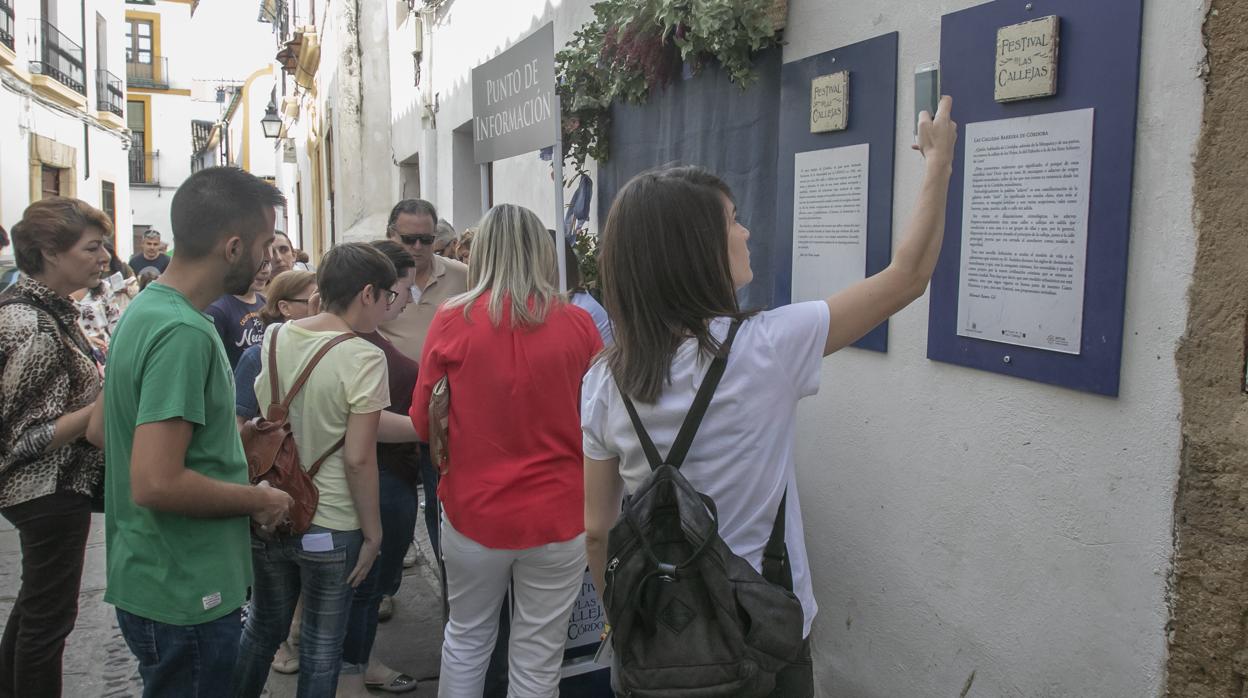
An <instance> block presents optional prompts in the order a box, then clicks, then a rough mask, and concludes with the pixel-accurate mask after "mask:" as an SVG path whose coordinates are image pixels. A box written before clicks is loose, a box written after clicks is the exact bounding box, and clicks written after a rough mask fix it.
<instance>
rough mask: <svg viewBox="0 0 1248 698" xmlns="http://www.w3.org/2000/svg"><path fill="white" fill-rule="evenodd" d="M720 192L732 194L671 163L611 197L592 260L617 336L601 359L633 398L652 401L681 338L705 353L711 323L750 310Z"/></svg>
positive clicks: (711, 341) (701, 173) (712, 345)
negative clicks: (741, 302)
mask: <svg viewBox="0 0 1248 698" xmlns="http://www.w3.org/2000/svg"><path fill="white" fill-rule="evenodd" d="M724 197H728V199H729V200H731V199H732V191H731V190H730V189H729V188H728V185H727V184H725V183H724V181H723V180H721V179H720V178H719V177H716V176H715V175H713V174H711V173H710V172H707V171H706V170H703V169H701V168H697V167H672V168H665V169H659V170H652V171H650V172H643V173H642V174H639V175H637V176H636V177H633V178H632V179H631V180H629V182H628V184H625V185H624V188H623V189H621V190H620V193H619V194H618V195H616V197H615V201H614V202H613V203H612V204H611V211H610V213H608V214H607V222H606V224H605V225H604V226H603V230H602V237H601V240H600V242H599V245H600V250H601V251H600V254H599V258H598V265H599V282H600V284H601V286H602V299H603V305H604V306H605V307H606V309H607V315H608V316H609V317H610V318H611V322H612V325H613V329H614V333H615V342H614V343H613V344H612V345H611V346H610V347H609V348H608V349H607V350H606V351H605V352H604V356H605V357H606V361H607V366H608V367H609V368H610V369H611V373H612V375H614V376H615V380H616V382H617V383H618V384H619V386H620V390H622V391H623V392H624V393H625V394H626V395H629V396H630V397H632V398H634V399H636V400H641V401H642V402H650V403H652V402H655V401H657V400H658V398H659V394H660V393H662V392H663V386H664V384H665V383H667V382H668V380H669V379H670V377H671V363H672V357H673V356H674V355H675V354H676V349H677V348H678V347H679V346H680V344H681V342H683V341H684V340H686V339H688V338H690V337H693V338H695V339H696V340H697V342H698V347H699V349H700V350H701V351H702V352H705V353H706V354H708V355H709V354H713V353H715V352H716V351H718V350H719V341H718V340H716V339H715V338H714V337H712V336H711V332H710V328H709V322H710V321H711V320H712V319H714V318H717V317H724V316H727V317H734V318H739V317H744V316H746V315H748V313H742V312H741V309H740V307H738V305H737V296H736V292H735V289H734V288H733V283H732V268H731V266H730V265H729V261H728V220H727V215H726V213H725V211H724Z"/></svg>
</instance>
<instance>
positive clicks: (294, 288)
mask: <svg viewBox="0 0 1248 698" xmlns="http://www.w3.org/2000/svg"><path fill="white" fill-rule="evenodd" d="M315 283H316V274H315V273H314V272H310V271H303V270H302V269H291V270H290V271H284V272H282V273H281V274H278V275H277V276H275V277H273V279H272V280H270V281H269V285H268V286H267V287H265V289H264V293H265V301H264V307H263V308H261V309H260V319H261V320H263V321H264V324H266V325H271V324H273V323H275V322H281V321H282V320H284V319H285V317H284V316H283V315H282V310H281V308H279V307H278V306H277V304H278V303H281V302H282V301H289V300H292V299H294V298H296V297H297V296H298V295H299V292H300V291H302V290H303V289H305V288H307V287H308V286H309V285H310V284H315Z"/></svg>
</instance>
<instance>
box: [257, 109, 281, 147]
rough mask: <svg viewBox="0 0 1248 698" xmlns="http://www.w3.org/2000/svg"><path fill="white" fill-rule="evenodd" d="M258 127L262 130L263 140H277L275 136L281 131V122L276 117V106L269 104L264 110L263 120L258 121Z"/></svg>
mask: <svg viewBox="0 0 1248 698" xmlns="http://www.w3.org/2000/svg"><path fill="white" fill-rule="evenodd" d="M260 126H261V128H263V129H264V137H265V138H277V134H278V133H279V132H281V130H282V120H281V118H280V117H278V115H277V106H276V105H274V104H273V103H272V102H269V108H268V109H265V110H264V118H263V119H260Z"/></svg>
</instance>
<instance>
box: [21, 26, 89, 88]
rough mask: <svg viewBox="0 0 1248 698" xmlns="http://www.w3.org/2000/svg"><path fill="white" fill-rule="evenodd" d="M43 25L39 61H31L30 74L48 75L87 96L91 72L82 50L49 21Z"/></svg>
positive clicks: (40, 35) (40, 32)
mask: <svg viewBox="0 0 1248 698" xmlns="http://www.w3.org/2000/svg"><path fill="white" fill-rule="evenodd" d="M37 22H38V24H39V38H40V41H39V53H38V55H39V60H37V61H31V62H30V72H32V73H35V74H37V75H47V76H48V77H50V78H52V79H53V80H56V81H57V82H59V83H61V84H62V85H64V86H66V87H68V88H69V89H71V90H73V91H74V92H77V93H78V94H80V95H83V96H86V94H87V74H86V73H87V70H86V64H85V63H84V59H83V52H82V47H81V46H79V45H78V44H75V43H74V42H73V41H72V40H71V39H70V38H69V37H68V36H65V35H64V34H62V33H61V32H59V31H57V29H56V27H54V26H52V23H51V22H49V21H47V20H37Z"/></svg>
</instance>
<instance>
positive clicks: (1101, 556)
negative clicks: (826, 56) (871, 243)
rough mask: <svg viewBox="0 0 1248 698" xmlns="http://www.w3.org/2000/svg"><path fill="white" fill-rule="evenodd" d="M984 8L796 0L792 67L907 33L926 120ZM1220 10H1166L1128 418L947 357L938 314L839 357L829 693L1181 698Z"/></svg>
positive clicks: (831, 399)
mask: <svg viewBox="0 0 1248 698" xmlns="http://www.w3.org/2000/svg"><path fill="white" fill-rule="evenodd" d="M978 4H980V3H978V2H974V1H969V0H958V1H954V0H944V1H942V2H940V3H930V4H924V6H923V7H919V6H917V5H916V4H915V3H912V2H908V1H907V0H880V1H879V2H875V3H869V4H864V3H856V2H850V1H848V0H837V1H835V2H823V1H817V0H793V1H792V2H791V5H790V19H789V25H788V30H787V40H788V45H787V46H786V49H785V60H786V61H791V60H796V59H799V58H802V57H805V56H808V55H812V54H815V53H819V52H822V51H824V50H827V49H830V48H834V47H837V46H841V45H845V44H849V43H853V42H856V41H859V40H862V39H866V38H869V37H872V36H876V35H879V34H882V33H885V32H889V31H893V30H899V31H900V62H899V66H900V67H899V70H900V74H901V81H900V83H901V85H902V89H901V91H900V94H899V95H898V105H897V107H898V109H897V112H898V114H900V115H904V114H909V113H911V111H912V109H913V106H912V105H913V93H912V89H911V88H910V87H909V85H910V81H909V75H910V73H911V72H912V71H913V70H914V68H915V66H916V65H918V64H919V63H922V62H926V61H933V60H937V59H938V57H939V31H940V21H939V16H940V15H941V14H942V13H944V12H952V11H956V10H960V9H963V8H966V7H970V6H973V5H978ZM929 5H930V6H929ZM1201 5H1202V3H1201V2H1199V1H1197V0H1187V1H1185V2H1172V3H1155V2H1148V3H1145V4H1144V6H1145V12H1146V16H1145V27H1144V51H1143V53H1144V55H1143V60H1142V85H1141V91H1140V94H1141V97H1140V116H1139V134H1138V139H1137V152H1136V172H1135V194H1134V204H1133V211H1132V221H1133V229H1132V233H1131V244H1130V260H1129V263H1130V266H1129V277H1128V278H1129V282H1128V289H1127V294H1128V295H1127V302H1126V317H1125V333H1124V334H1125V338H1126V340H1125V345H1124V348H1123V365H1122V391H1121V396H1120V397H1119V398H1118V399H1107V398H1101V397H1095V396H1091V395H1086V394H1083V393H1078V392H1074V391H1070V390H1063V389H1058V388H1053V387H1049V386H1045V385H1040V384H1037V383H1032V382H1028V381H1022V380H1014V379H1011V378H1006V377H1002V376H998V375H995V374H989V373H984V372H980V371H974V370H970V369H965V368H960V367H955V366H950V365H946V364H942V363H937V362H932V361H928V360H927V359H926V358H925V353H926V342H927V298H926V297H924V298H923V299H921V300H920V301H918V302H916V303H915V304H914V305H913V306H911V307H910V308H908V309H906V310H904V311H903V312H901V313H900V314H899V315H898V316H896V317H895V318H894V319H893V321H892V324H891V326H890V338H889V339H890V341H889V353H888V354H887V355H880V354H876V353H873V352H867V351H859V350H855V349H847V350H845V351H842V352H840V353H839V354H837V355H835V356H834V357H832V358H830V359H828V360H826V361H825V364H824V371H823V388H822V391H821V393H820V394H819V395H818V396H816V397H815V398H812V399H810V400H807V401H806V402H805V403H804V404H803V406H802V409H801V413H800V423H799V429H798V454H799V462H798V468H799V480H800V484H801V494H802V504H803V509H804V515H805V525H806V530H807V545H808V548H809V552H810V554H811V558H812V560H813V574H814V579H815V590H816V596H817V598H818V602H819V604H820V616H819V619H818V620H817V622H816V626H815V630H814V648H815V666H816V679H817V681H816V682H817V684H818V686H819V689H820V693H821V694H822V695H836V696H880V697H885V696H889V697H891V696H956V695H958V694H959V691H961V689H962V687H963V686H964V684H965V682H966V681H967V679H968V677H969V676H970V674H971V673H972V672H975V679H974V683H973V686H972V688H971V691H970V693H969V694H968V695H970V696H1123V697H1127V696H1130V697H1136V696H1156V695H1159V694H1160V692H1161V690H1162V684H1163V676H1164V664H1165V656H1166V649H1165V625H1166V620H1167V606H1166V595H1165V591H1166V576H1167V573H1168V569H1169V558H1170V555H1171V550H1172V542H1171V520H1172V508H1173V495H1174V487H1175V483H1176V479H1177V474H1178V467H1179V447H1180V434H1179V424H1178V414H1179V409H1180V401H1179V392H1178V381H1177V376H1176V370H1175V364H1174V359H1173V355H1174V350H1175V346H1176V342H1177V340H1178V339H1179V337H1180V335H1181V333H1182V331H1183V327H1184V322H1185V309H1186V303H1185V298H1186V289H1187V284H1188V277H1189V272H1190V269H1191V266H1192V260H1193V255H1194V237H1195V234H1194V228H1193V223H1192V216H1191V210H1192V208H1191V204H1192V199H1191V187H1192V170H1191V160H1192V157H1193V155H1194V152H1195V144H1196V139H1197V136H1198V134H1199V129H1200V123H1201V119H1200V105H1201V103H1202V98H1201V96H1202V86H1201V81H1200V79H1199V77H1198V69H1199V66H1200V61H1201V58H1202V49H1201V33H1200V30H1201V20H1202V17H1203V12H1202V7H1201ZM956 112H957V110H956V106H955V118H956V117H957V113H956ZM902 121H905V119H902ZM910 140H911V127H910V124H909V123H900V122H899V123H898V125H897V142H898V144H901V145H904V144H906V143H908V142H910ZM896 162H897V176H896V184H895V186H896V190H895V202H896V203H895V210H894V219H895V220H896V221H897V222H898V227H897V229H896V230H895V232H894V240H897V239H899V238H900V236H901V227H900V226H901V225H902V223H903V222H904V221H905V220H906V216H907V214H908V211H909V207H910V203H911V202H912V201H913V199H914V196H915V194H916V190H917V186H918V180H919V175H920V170H919V165H918V159H917V157H916V156H915V155H914V154H913V153H912V152H911V151H909V150H908V149H905V148H904V147H899V149H898V151H897V154H896ZM1093 282H1094V281H1093Z"/></svg>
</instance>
